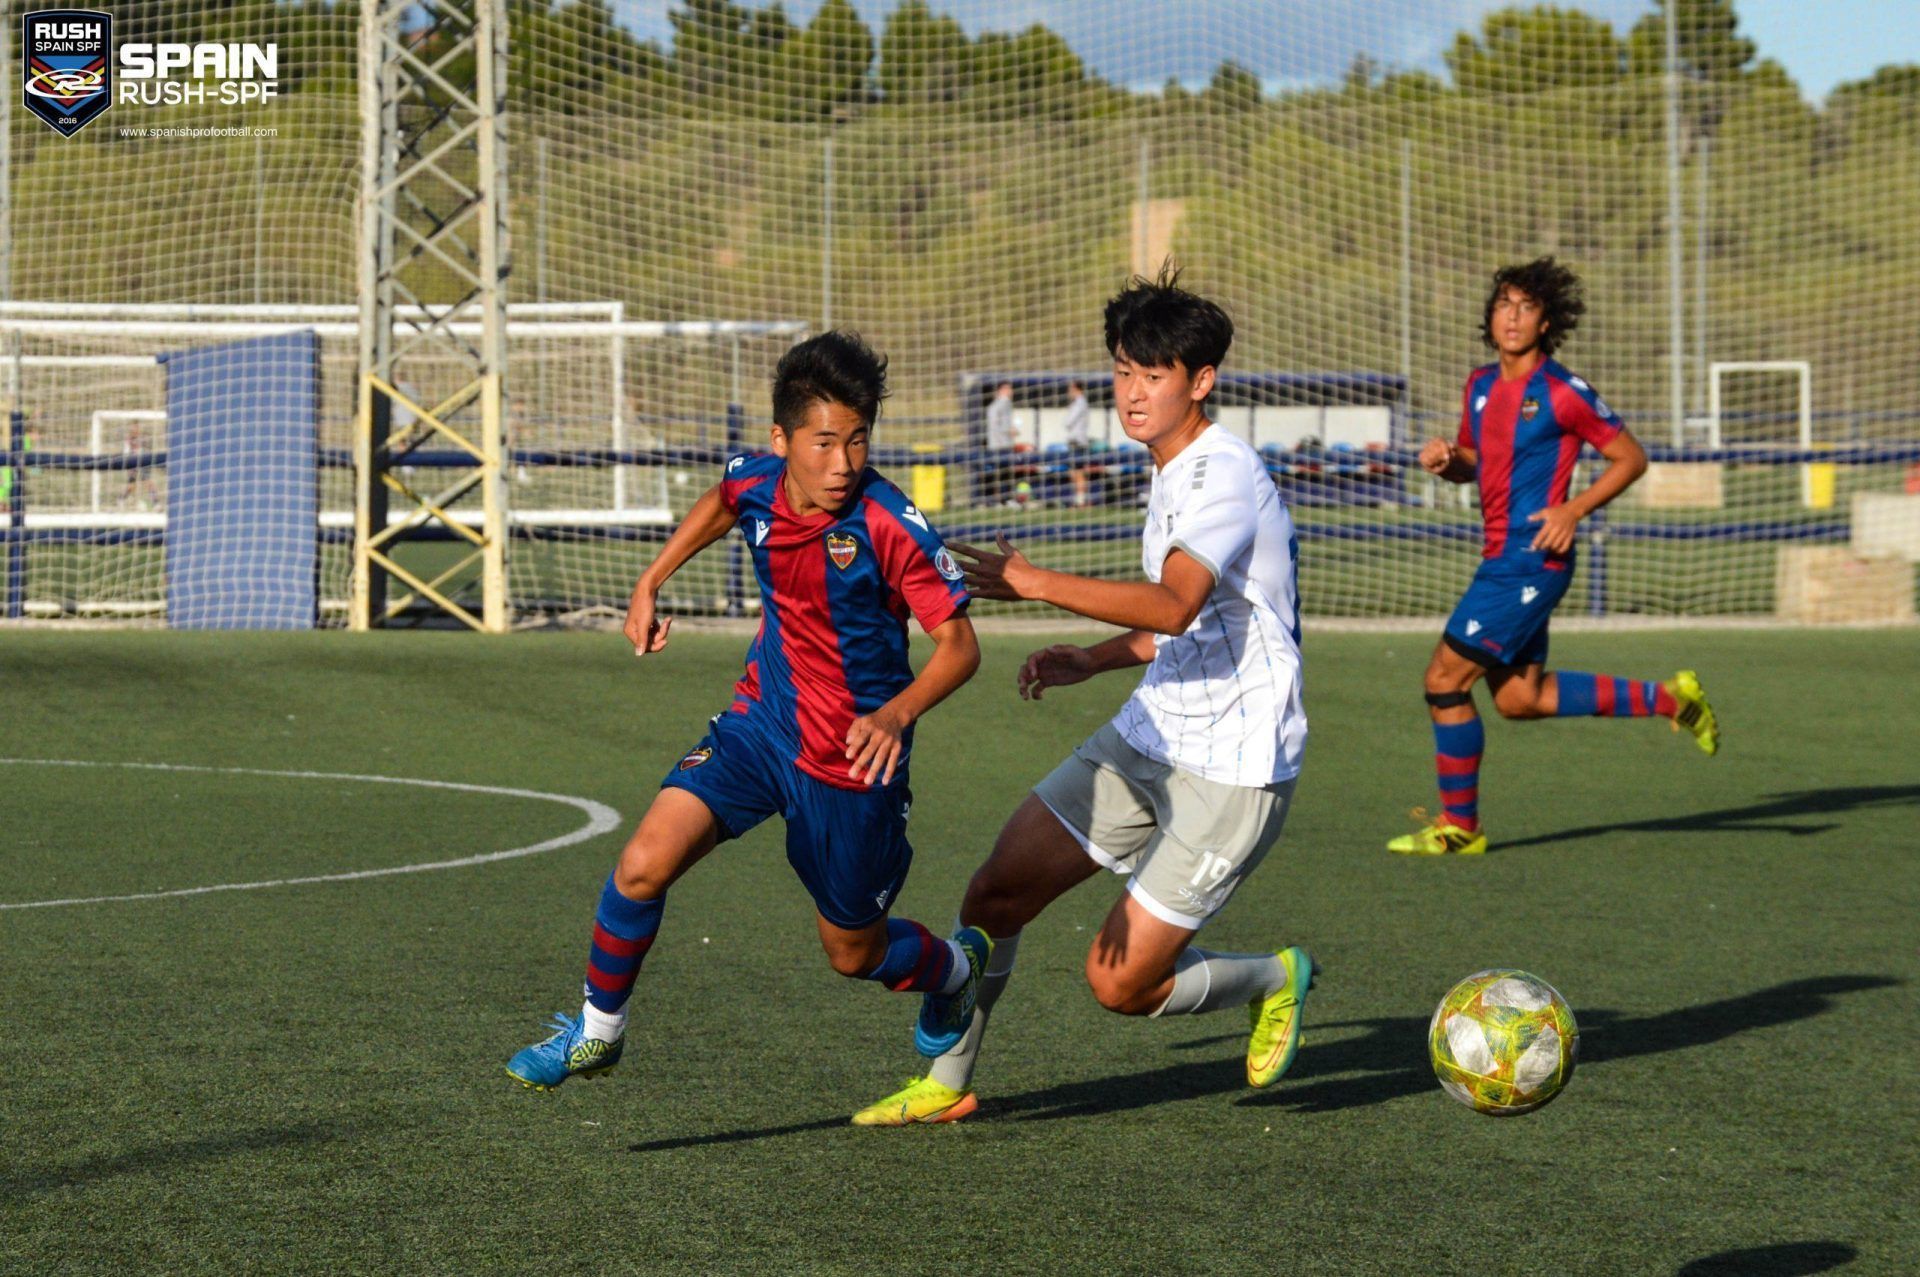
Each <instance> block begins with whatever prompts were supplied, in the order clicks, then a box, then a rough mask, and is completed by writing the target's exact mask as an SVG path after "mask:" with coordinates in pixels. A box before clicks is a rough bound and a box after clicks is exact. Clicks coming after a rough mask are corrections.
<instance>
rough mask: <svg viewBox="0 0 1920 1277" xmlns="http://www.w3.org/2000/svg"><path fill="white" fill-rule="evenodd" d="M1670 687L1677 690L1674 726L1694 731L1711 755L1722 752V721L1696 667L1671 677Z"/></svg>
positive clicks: (1702, 747)
mask: <svg viewBox="0 0 1920 1277" xmlns="http://www.w3.org/2000/svg"><path fill="white" fill-rule="evenodd" d="M1667 690H1668V691H1669V692H1671V693H1673V699H1674V704H1675V708H1674V711H1673V730H1674V731H1676V732H1677V731H1679V730H1680V729H1681V728H1683V727H1684V728H1686V729H1687V730H1688V731H1690V732H1692V733H1693V739H1694V741H1695V743H1696V744H1698V745H1699V746H1700V748H1701V750H1702V751H1703V752H1704V753H1706V754H1707V755H1709V756H1711V755H1714V754H1717V753H1719V752H1720V721H1719V720H1718V719H1716V718H1715V717H1714V716H1713V706H1711V705H1709V704H1707V691H1706V689H1705V688H1703V687H1701V686H1700V676H1699V675H1698V674H1696V673H1694V672H1693V671H1692V670H1681V671H1680V672H1679V673H1678V674H1675V675H1674V676H1673V677H1672V678H1670V679H1668V680H1667Z"/></svg>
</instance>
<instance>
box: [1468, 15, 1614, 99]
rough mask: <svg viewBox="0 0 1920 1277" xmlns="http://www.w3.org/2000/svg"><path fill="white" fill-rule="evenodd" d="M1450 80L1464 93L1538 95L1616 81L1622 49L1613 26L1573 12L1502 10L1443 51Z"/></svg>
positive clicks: (1586, 87)
mask: <svg viewBox="0 0 1920 1277" xmlns="http://www.w3.org/2000/svg"><path fill="white" fill-rule="evenodd" d="M1446 59H1447V67H1448V69H1449V70H1451V71H1452V72H1453V82H1454V84H1455V85H1457V86H1458V87H1459V88H1460V89H1462V90H1463V91H1465V92H1468V93H1543V92H1551V91H1553V90H1555V89H1589V88H1597V87H1599V86H1602V85H1608V84H1613V83H1615V82H1617V81H1618V80H1619V79H1620V78H1621V76H1622V74H1624V72H1625V68H1626V60H1625V50H1624V49H1623V48H1622V46H1621V43H1620V40H1619V38H1618V37H1616V36H1615V35H1614V33H1613V28H1612V27H1610V26H1608V25H1607V24H1606V23H1605V22H1603V21H1601V20H1600V19H1599V18H1595V17H1593V16H1591V15H1590V14H1586V13H1582V12H1580V11H1579V10H1578V9H1558V8H1553V7H1551V6H1548V5H1539V6H1536V7H1534V8H1531V9H1518V8H1515V9H1501V10H1499V11H1498V12H1496V13H1490V14H1488V15H1487V16H1486V18H1485V19H1484V20H1483V21H1482V22H1481V24H1480V34H1479V35H1477V36H1476V35H1473V34H1470V33H1468V32H1465V31H1462V32H1461V33H1460V34H1459V35H1457V36H1455V37H1454V40H1453V47H1452V48H1450V49H1448V50H1447V52H1446Z"/></svg>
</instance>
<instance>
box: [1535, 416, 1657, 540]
mask: <svg viewBox="0 0 1920 1277" xmlns="http://www.w3.org/2000/svg"><path fill="white" fill-rule="evenodd" d="M1600 455H1601V456H1603V457H1605V458H1606V459H1607V468H1606V469H1605V470H1602V471H1601V472H1600V477H1599V478H1597V479H1595V480H1594V481H1593V482H1592V483H1590V484H1588V485H1587V487H1586V490H1585V491H1584V492H1582V493H1581V494H1580V495H1579V496H1577V497H1575V498H1573V500H1571V501H1569V502H1567V503H1566V504H1565V505H1556V506H1548V507H1547V508H1546V509H1544V510H1536V511H1535V512H1534V513H1532V514H1530V515H1528V516H1527V521H1528V522H1529V523H1537V524H1539V525H1540V530H1539V531H1538V532H1536V533H1534V536H1533V548H1534V549H1536V550H1545V551H1547V552H1548V553H1549V554H1565V553H1566V552H1567V551H1568V550H1570V549H1572V548H1573V538H1574V537H1575V535H1577V534H1578V532H1579V529H1580V520H1582V519H1584V518H1586V517H1587V516H1588V515H1590V514H1592V513H1593V512H1594V511H1595V510H1598V509H1599V508H1600V507H1601V506H1603V505H1605V504H1606V503H1607V502H1609V501H1611V500H1613V499H1614V498H1615V497H1617V496H1619V495H1620V494H1621V493H1622V492H1625V491H1626V490H1627V488H1628V486H1629V485H1631V484H1632V483H1633V481H1634V480H1635V479H1638V478H1639V477H1640V476H1641V475H1643V474H1645V473H1646V472H1647V450H1646V449H1645V448H1642V447H1641V446H1640V441H1639V440H1638V439H1635V438H1634V437H1633V432H1632V431H1630V430H1626V429H1622V430H1621V431H1620V432H1619V433H1618V434H1616V435H1615V436H1614V437H1613V438H1612V439H1610V440H1608V441H1607V443H1606V444H1605V446H1603V447H1602V448H1601V449H1600Z"/></svg>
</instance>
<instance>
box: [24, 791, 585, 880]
mask: <svg viewBox="0 0 1920 1277" xmlns="http://www.w3.org/2000/svg"><path fill="white" fill-rule="evenodd" d="M0 767H120V768H132V769H136V770H140V771H157V772H206V773H211V774H215V775H221V776H284V777H288V778H291V779H294V780H333V781H350V782H354V783H357V784H367V785H412V786H415V787H417V788H420V789H448V790H453V791H455V792H457V793H466V794H489V795H493V796H495V797H501V798H534V799H539V800H540V801H542V802H550V803H564V804H565V805H567V806H569V807H573V808H577V809H578V810H579V811H581V812H583V813H584V814H585V815H586V817H587V823H586V824H584V825H581V826H580V827H579V828H578V829H575V830H572V831H571V832H569V833H564V834H561V835H560V836H559V837H558V838H549V839H547V840H546V841H545V842H537V843H532V844H530V845H528V846H525V847H512V848H509V849H508V850H506V851H488V852H481V853H479V854H478V855H472V856H460V857H458V858H456V859H453V860H431V861H422V862H420V863H418V864H411V865H390V866H388V867H386V868H384V869H355V870H352V871H350V872H346V873H331V874H309V875H306V876H304V877H299V878H268V879H263V880H261V881H259V882H221V883H214V884H213V885H211V886H206V887H180V888H176V889H174V890H172V891H142V892H136V893H133V894H130V895H123V896H73V897H70V898H67V899H63V900H22V901H17V902H12V903H0V910H8V909H53V908H58V907H60V906H63V905H97V904H110V903H117V902H119V901H126V900H166V899H170V898H172V897H175V896H204V895H210V894H212V893H213V892H216V891H260V890H263V889H265V888H267V887H299V886H305V885H307V884H308V883H315V882H354V881H357V880H359V879H361V878H385V877H388V876H390V875H392V874H417V873H428V872H431V871H433V870H436V869H465V868H467V867H468V866H470V865H484V864H490V863H492V862H493V861H496V860H515V859H518V858H519V857H521V856H537V855H540V854H541V853H542V852H548V851H559V850H560V849H561V848H563V847H571V846H573V845H574V844H575V843H581V842H585V841H586V840H587V839H589V838H597V837H599V836H600V835H601V834H604V833H608V832H610V831H612V830H614V829H617V828H619V825H620V813H619V812H617V811H615V810H614V809H613V808H611V807H609V806H607V805H606V804H605V803H597V802H595V801H593V800H592V799H591V798H576V797H574V796H573V795H571V794H549V793H545V792H543V791H541V790H537V789H509V788H506V787H503V786H498V785H464V784H460V783H458V782H456V781H451V780H419V779H416V778H413V777H408V776H359V775H353V774H350V773H345V772H307V771H268V770H265V769H263V768H258V767H196V766H191V765H188V764H185V763H106V762H88V761H84V760H80V759H71V758H0Z"/></svg>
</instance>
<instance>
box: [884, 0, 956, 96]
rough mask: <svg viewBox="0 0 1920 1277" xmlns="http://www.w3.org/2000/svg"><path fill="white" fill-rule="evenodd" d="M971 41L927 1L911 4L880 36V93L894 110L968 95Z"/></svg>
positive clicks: (891, 19)
mask: <svg viewBox="0 0 1920 1277" xmlns="http://www.w3.org/2000/svg"><path fill="white" fill-rule="evenodd" d="M971 52H972V42H971V41H970V40H968V39H967V33H966V31H965V30H963V29H962V28H961V26H960V24H959V22H957V21H955V20H954V19H953V18H952V17H951V16H949V15H947V14H935V13H934V12H933V10H932V9H931V8H930V7H929V6H928V4H927V0H906V3H905V4H902V5H901V6H900V7H899V8H898V9H895V10H894V11H893V13H892V14H891V15H889V16H888V18H887V25H886V29H885V30H884V31H882V32H881V34H880V67H879V78H878V83H879V89H880V97H881V100H882V101H884V102H886V103H887V104H889V105H898V106H933V105H938V104H942V103H948V102H954V101H957V100H959V99H960V98H961V97H964V96H965V95H966V92H967V89H968V87H969V86H970V85H971V83H972V64H971V58H970V56H969V55H970V54H971Z"/></svg>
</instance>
